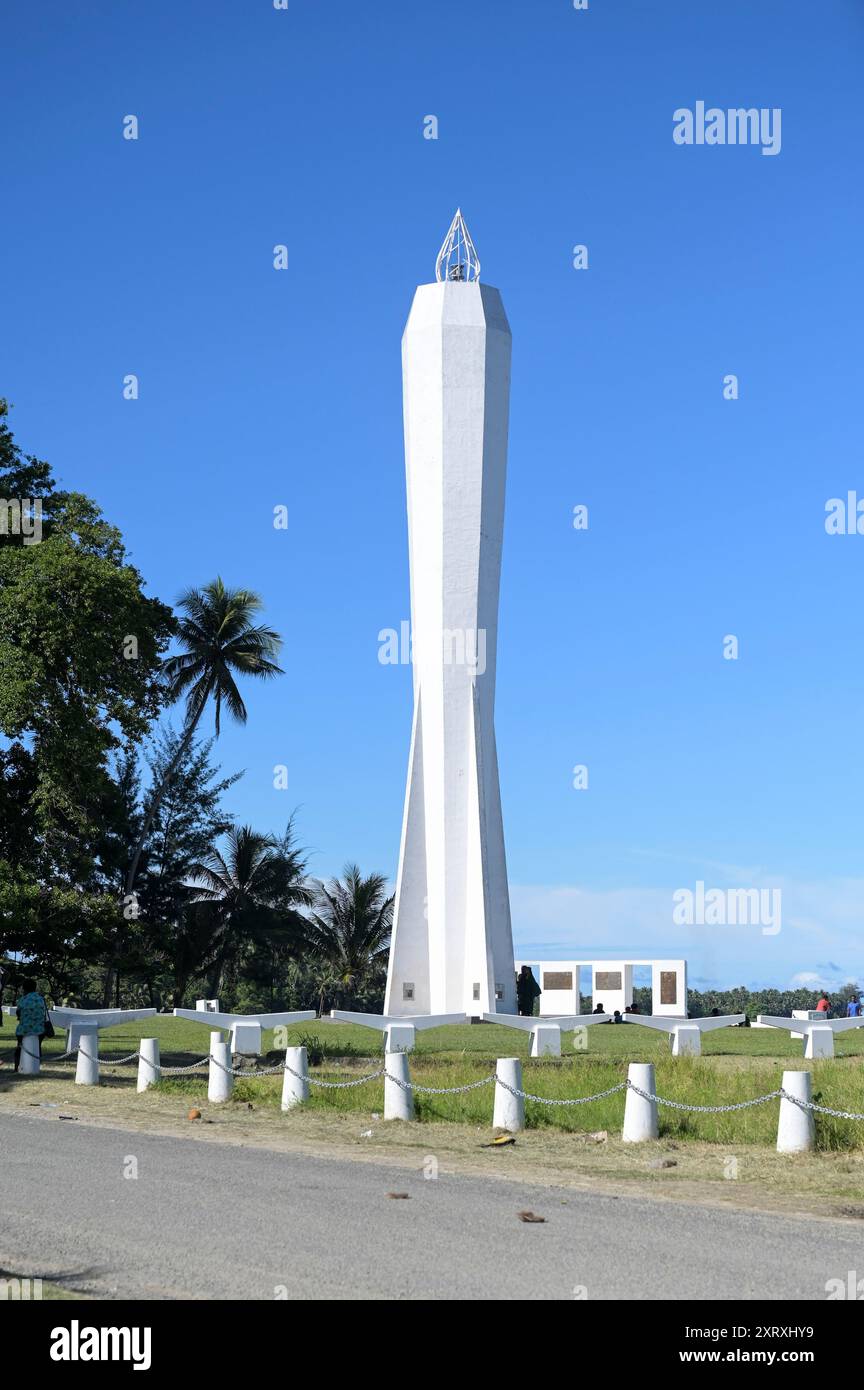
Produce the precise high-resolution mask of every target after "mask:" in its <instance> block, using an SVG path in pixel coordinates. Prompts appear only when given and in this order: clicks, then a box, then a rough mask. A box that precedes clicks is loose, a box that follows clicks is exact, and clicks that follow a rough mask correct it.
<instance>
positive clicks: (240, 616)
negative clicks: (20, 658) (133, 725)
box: [124, 578, 283, 895]
mask: <svg viewBox="0 0 864 1390" xmlns="http://www.w3.org/2000/svg"><path fill="white" fill-rule="evenodd" d="M178 607H179V608H181V609H182V610H183V612H184V615H185V616H184V617H182V618H181V619H180V624H179V628H178V640H179V642H180V644H181V646H183V647H184V648H185V651H182V652H180V653H179V654H178V655H177V656H174V657H171V658H170V660H168V661H167V662H166V663H165V668H164V670H165V677H166V679H167V681H168V685H169V690H170V698H171V699H172V700H176V699H179V697H180V696H181V695H185V697H186V718H185V722H184V726H183V735H182V738H181V739H180V741H179V743H178V745H177V750H176V753H175V755H174V758H173V759H172V760H171V762H170V763H169V764H168V766H167V767H166V769H165V772H164V775H163V777H162V781H161V782H160V783H159V784H157V785H156V786H155V787H154V788H153V789H152V791H151V793H150V796H149V797H148V800H147V807H146V811H145V815H144V818H143V821H142V825H141V828H140V830H139V833H138V838H137V840H136V842H135V846H134V848H133V851H132V855H131V857H130V860H129V866H128V869H127V872H126V885H125V889H124V891H125V893H126V894H127V895H128V894H130V893H131V892H132V890H133V888H134V886H135V879H136V876H137V873H138V866H139V864H140V862H141V853H142V850H143V848H144V845H145V843H146V841H147V836H148V835H149V834H150V829H151V826H152V825H153V821H154V819H155V817H156V813H157V811H158V810H159V806H160V804H161V802H162V798H163V797H164V795H165V790H166V788H167V786H168V785H169V783H170V781H171V778H172V777H173V775H174V772H175V770H176V768H177V766H178V765H179V763H180V761H181V759H182V757H183V756H184V754H185V752H186V749H187V748H188V746H189V744H190V743H191V741H192V739H193V737H194V735H195V730H196V729H197V727H198V723H199V721H200V719H201V716H202V714H203V713H204V710H205V708H206V706H207V703H208V701H209V700H211V699H212V701H213V704H214V707H215V730H216V737H217V738H218V737H219V733H220V729H221V720H222V708H223V706H224V707H225V709H227V711H228V713H229V714H230V715H231V717H232V718H233V719H236V720H237V722H238V724H245V723H246V719H247V712H246V706H245V704H244V703H243V699H242V696H241V695H240V691H239V690H238V688H237V683H236V681H235V675H237V676H255V677H256V678H257V679H258V680H269V679H270V678H271V677H273V676H280V675H282V674H283V672H282V669H281V667H280V666H277V664H276V661H275V658H276V657H277V656H278V655H279V650H280V648H281V646H282V639H281V637H280V636H279V634H278V633H277V632H274V631H273V630H272V628H269V627H264V626H262V625H260V624H258V625H256V624H255V622H254V619H255V617H256V615H257V613H258V612H259V611H260V609H261V607H262V603H261V599H260V598H259V596H258V595H257V594H254V593H252V591H251V590H250V589H228V588H226V587H225V585H224V584H223V582H222V580H221V579H218V578H217V579H215V580H213V582H212V583H211V584H205V586H204V588H203V589H188V590H187V591H186V593H185V594H182V595H181V597H180V598H179V600H178Z"/></svg>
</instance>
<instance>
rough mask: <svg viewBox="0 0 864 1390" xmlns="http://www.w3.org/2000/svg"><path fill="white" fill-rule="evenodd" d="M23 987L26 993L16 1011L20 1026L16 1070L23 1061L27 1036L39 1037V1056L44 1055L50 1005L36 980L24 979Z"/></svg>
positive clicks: (18, 1029)
mask: <svg viewBox="0 0 864 1390" xmlns="http://www.w3.org/2000/svg"><path fill="white" fill-rule="evenodd" d="M21 988H22V989H23V991H24V993H23V994H22V996H21V998H20V999H19V1000H18V1007H17V1008H16V1010H15V1012H16V1013H17V1015H18V1026H17V1027H16V1029H15V1037H16V1038H17V1042H16V1044H15V1070H16V1071H17V1070H18V1067H19V1065H20V1062H21V1047H22V1044H23V1042H24V1039H25V1038H32V1037H36V1038H38V1039H39V1056H40V1057H41V1056H42V1039H43V1038H44V1036H45V1020H46V1019H47V1017H48V1005H47V1004H46V1003H45V1000H44V999H43V998H42V995H41V994H39V993H37V990H36V981H35V980H23V981H22V983H21Z"/></svg>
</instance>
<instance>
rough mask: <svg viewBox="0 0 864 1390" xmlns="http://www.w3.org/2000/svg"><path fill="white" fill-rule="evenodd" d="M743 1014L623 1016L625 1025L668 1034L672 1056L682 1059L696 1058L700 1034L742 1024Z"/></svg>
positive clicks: (700, 1046)
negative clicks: (707, 1016)
mask: <svg viewBox="0 0 864 1390" xmlns="http://www.w3.org/2000/svg"><path fill="white" fill-rule="evenodd" d="M744 1018H745V1015H744V1014H721V1015H719V1016H718V1017H714V1018H664V1017H663V1015H662V1014H625V1015H624V1021H625V1023H641V1024H642V1026H643V1028H656V1029H657V1031H658V1032H660V1033H668V1034H669V1035H670V1042H671V1044H672V1056H673V1057H683V1056H685V1054H689V1055H690V1056H691V1057H698V1056H700V1054H701V1052H702V1034H703V1033H711V1032H713V1031H714V1029H715V1028H732V1027H733V1026H734V1025H735V1024H736V1023H743V1022H744Z"/></svg>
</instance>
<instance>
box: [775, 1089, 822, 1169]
mask: <svg viewBox="0 0 864 1390" xmlns="http://www.w3.org/2000/svg"><path fill="white" fill-rule="evenodd" d="M783 1090H784V1091H788V1092H789V1094H790V1096H797V1098H798V1100H805V1101H808V1102H809V1101H812V1099H813V1077H812V1075H811V1073H810V1072H809V1071H784V1073H783ZM815 1145H816V1125H815V1122H814V1120H813V1111H812V1110H802V1109H801V1107H800V1105H795V1103H794V1102H793V1101H791V1100H786V1099H785V1098H784V1099H783V1100H781V1102H780V1118H779V1120H778V1123H777V1152H778V1154H800V1153H807V1151H808V1150H809V1149H812V1148H814V1147H815Z"/></svg>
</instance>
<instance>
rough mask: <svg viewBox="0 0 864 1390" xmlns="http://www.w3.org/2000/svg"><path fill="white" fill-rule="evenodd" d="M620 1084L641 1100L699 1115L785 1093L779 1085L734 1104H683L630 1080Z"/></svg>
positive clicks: (738, 1107)
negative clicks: (767, 1091)
mask: <svg viewBox="0 0 864 1390" xmlns="http://www.w3.org/2000/svg"><path fill="white" fill-rule="evenodd" d="M622 1084H623V1085H624V1086H626V1087H627V1089H628V1090H629V1091H633V1092H634V1094H635V1095H637V1096H641V1097H642V1099H643V1100H653V1101H656V1102H657V1104H658V1105H665V1106H667V1108H668V1109H670V1110H691V1111H694V1112H696V1113H698V1114H700V1115H727V1114H728V1113H729V1112H730V1111H731V1110H749V1109H750V1107H751V1106H753V1105H764V1104H765V1102H766V1101H769V1100H777V1099H778V1097H783V1096H785V1094H786V1092H785V1091H784V1090H783V1089H782V1087H781V1089H780V1090H779V1091H769V1093H768V1095H767V1096H756V1098H755V1099H754V1100H741V1101H738V1103H737V1104H736V1105H685V1104H684V1102H683V1101H680V1100H665V1099H664V1098H663V1096H655V1095H652V1094H651V1092H650V1091H643V1090H640V1088H639V1087H638V1086H634V1085H633V1082H632V1081H625V1082H623V1083H622Z"/></svg>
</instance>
